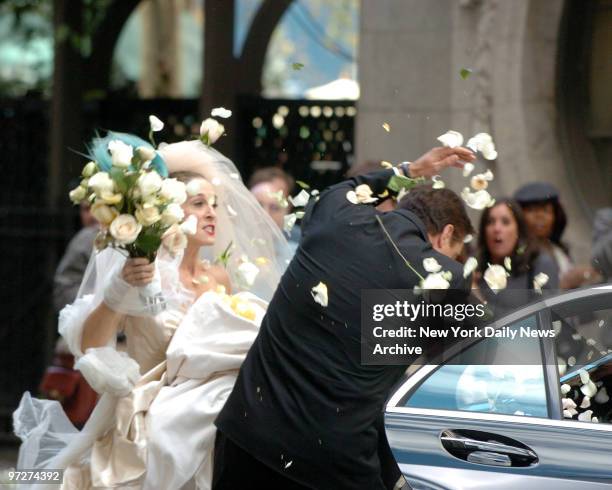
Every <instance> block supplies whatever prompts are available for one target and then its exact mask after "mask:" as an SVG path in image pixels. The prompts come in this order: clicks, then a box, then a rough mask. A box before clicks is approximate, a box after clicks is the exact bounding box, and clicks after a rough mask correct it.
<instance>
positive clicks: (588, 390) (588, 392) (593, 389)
mask: <svg viewBox="0 0 612 490" xmlns="http://www.w3.org/2000/svg"><path fill="white" fill-rule="evenodd" d="M580 391H582V394H583V395H584V396H588V397H591V398H592V397H594V396H595V395H596V394H597V386H595V383H593V382H592V381H589V382H588V383H586V384H584V385H582V386H581V387H580Z"/></svg>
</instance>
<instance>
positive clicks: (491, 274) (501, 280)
mask: <svg viewBox="0 0 612 490" xmlns="http://www.w3.org/2000/svg"><path fill="white" fill-rule="evenodd" d="M484 280H485V282H486V283H487V284H488V285H489V287H490V288H491V289H492V290H493V292H495V293H497V291H499V290H501V289H505V287H506V286H507V285H508V273H507V272H506V269H504V268H503V267H502V266H501V265H497V264H494V265H490V266H489V267H487V270H486V271H485V273H484Z"/></svg>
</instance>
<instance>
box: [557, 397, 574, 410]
mask: <svg viewBox="0 0 612 490" xmlns="http://www.w3.org/2000/svg"><path fill="white" fill-rule="evenodd" d="M561 405H562V406H563V410H570V409H572V408H576V402H575V401H574V400H572V399H571V398H561Z"/></svg>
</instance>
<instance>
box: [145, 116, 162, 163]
mask: <svg viewBox="0 0 612 490" xmlns="http://www.w3.org/2000/svg"><path fill="white" fill-rule="evenodd" d="M149 126H151V131H153V132H154V133H156V132H157V131H161V130H162V129H164V123H163V122H162V121H161V120H160V119H159V118H158V117H157V116H154V115H152V114H151V115H150V116H149ZM148 160H150V158H149V159H148Z"/></svg>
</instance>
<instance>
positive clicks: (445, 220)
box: [397, 184, 474, 241]
mask: <svg viewBox="0 0 612 490" xmlns="http://www.w3.org/2000/svg"><path fill="white" fill-rule="evenodd" d="M397 207H398V209H406V210H408V211H411V212H413V213H414V214H416V215H417V216H418V217H419V218H420V219H421V221H423V223H424V224H425V228H426V229H427V233H429V234H430V235H438V234H439V233H442V230H443V229H444V227H445V226H446V225H449V224H450V225H453V226H454V227H455V229H454V231H453V240H455V241H459V240H462V239H463V237H465V236H466V235H468V234H471V233H473V232H474V228H473V227H472V222H471V221H470V218H469V217H468V215H467V212H466V210H465V206H464V204H463V201H462V200H461V198H460V197H459V196H458V195H457V194H455V193H454V192H453V191H451V190H450V189H434V188H432V187H431V185H428V184H422V185H418V186H416V187H415V188H413V189H412V190H411V191H410V192H408V194H406V195H405V196H404V197H403V198H402V200H401V201H400V202H399V204H398V206H397Z"/></svg>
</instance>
